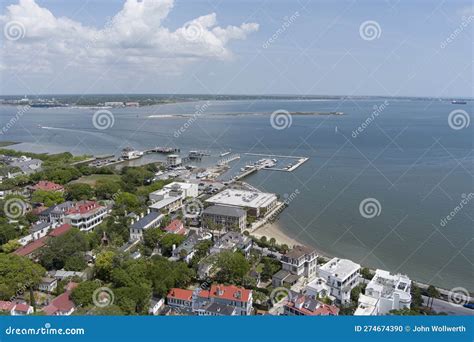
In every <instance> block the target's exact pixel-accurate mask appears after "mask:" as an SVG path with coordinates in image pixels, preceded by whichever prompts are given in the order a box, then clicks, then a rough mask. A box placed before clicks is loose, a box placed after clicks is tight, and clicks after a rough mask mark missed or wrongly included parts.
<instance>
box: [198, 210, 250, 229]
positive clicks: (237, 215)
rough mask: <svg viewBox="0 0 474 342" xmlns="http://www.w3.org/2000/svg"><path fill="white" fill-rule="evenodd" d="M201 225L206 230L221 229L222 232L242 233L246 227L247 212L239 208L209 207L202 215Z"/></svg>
mask: <svg viewBox="0 0 474 342" xmlns="http://www.w3.org/2000/svg"><path fill="white" fill-rule="evenodd" d="M202 224H203V227H204V228H206V229H213V228H214V227H216V226H218V227H222V229H224V231H229V230H237V231H239V232H242V231H243V230H244V229H245V227H246V225H247V212H246V211H245V210H243V209H241V208H236V207H229V206H224V205H211V206H210V207H207V208H206V209H204V211H203V213H202Z"/></svg>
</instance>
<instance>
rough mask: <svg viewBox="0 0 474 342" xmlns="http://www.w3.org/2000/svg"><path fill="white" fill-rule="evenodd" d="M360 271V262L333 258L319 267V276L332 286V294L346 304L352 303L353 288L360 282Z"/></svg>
mask: <svg viewBox="0 0 474 342" xmlns="http://www.w3.org/2000/svg"><path fill="white" fill-rule="evenodd" d="M359 271H360V265H359V264H356V263H355V262H353V261H351V260H347V259H339V258H333V259H331V260H330V261H328V262H327V263H325V264H324V265H322V266H321V267H320V268H319V277H320V278H322V279H324V280H325V281H326V284H327V285H328V286H329V287H330V288H331V293H330V295H331V296H333V297H334V298H336V300H337V301H338V302H340V303H341V304H343V305H344V304H348V303H350V301H351V290H352V289H353V288H354V287H356V286H357V285H358V284H359Z"/></svg>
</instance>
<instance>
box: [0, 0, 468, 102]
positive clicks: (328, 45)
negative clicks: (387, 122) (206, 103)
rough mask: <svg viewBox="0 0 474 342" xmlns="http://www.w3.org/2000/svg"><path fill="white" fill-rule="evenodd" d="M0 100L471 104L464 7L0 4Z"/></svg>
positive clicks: (395, 0) (398, 2) (395, 3)
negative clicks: (187, 97)
mask: <svg viewBox="0 0 474 342" xmlns="http://www.w3.org/2000/svg"><path fill="white" fill-rule="evenodd" d="M0 8H1V15H0V24H1V26H2V31H3V32H2V33H3V34H1V35H0V39H1V46H2V48H1V55H0V81H1V84H0V94H1V95H23V94H27V95H29V96H32V95H40V94H92V93H99V94H105V93H114V94H115V93H118V94H121V93H127V94H133V93H138V94H140V93H153V94H176V93H177V94H250V95H253V94H259V95H260V94H295V95H353V96H359V95H380V96H427V97H448V98H450V97H473V84H474V82H473V75H474V74H473V64H472V63H473V53H472V51H473V42H474V39H473V30H474V10H473V4H472V2H471V1H457V0H453V1H440V0H432V1H428V0H426V1H416V0H406V1H404V0H387V1H383V0H377V1H375V0H374V1H355V0H352V1H342V0H341V1H338V0H337V1H336V0H333V1H330V0H327V1H311V0H309V1H308V0H291V1H290V0H289V1H281V0H273V1H272V0H268V1H260V0H243V1H233V0H219V1H212V0H206V1H201V0H198V1H196V0H194V1H187V0H186V1H179V0H175V1H173V0H141V1H140V0H123V1H119V0H89V1H87V0H67V1H66V0H63V1H59V0H19V1H9V0H6V1H5V0H4V1H2V2H1V6H0Z"/></svg>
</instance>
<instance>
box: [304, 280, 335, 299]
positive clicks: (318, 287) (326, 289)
mask: <svg viewBox="0 0 474 342" xmlns="http://www.w3.org/2000/svg"><path fill="white" fill-rule="evenodd" d="M305 294H306V295H307V296H310V297H313V298H325V297H329V299H331V300H332V301H335V300H336V298H335V297H332V296H331V287H330V286H329V285H328V284H327V282H326V280H325V279H323V278H320V277H318V278H316V279H313V280H312V281H311V282H310V283H308V285H306V288H305Z"/></svg>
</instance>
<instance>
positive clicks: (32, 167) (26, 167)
mask: <svg viewBox="0 0 474 342" xmlns="http://www.w3.org/2000/svg"><path fill="white" fill-rule="evenodd" d="M42 164H43V162H42V161H41V160H39V159H31V158H29V157H25V156H21V157H19V158H14V159H13V161H12V162H10V163H9V166H12V167H15V168H18V169H20V171H19V172H17V173H15V174H11V175H10V176H11V177H9V178H12V177H16V176H19V175H30V174H32V173H35V172H38V171H41V165H42Z"/></svg>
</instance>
